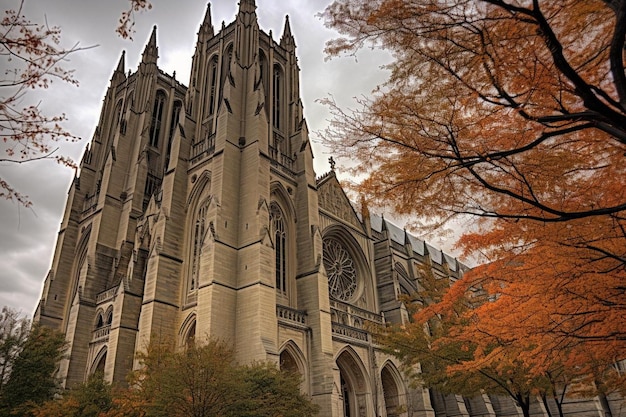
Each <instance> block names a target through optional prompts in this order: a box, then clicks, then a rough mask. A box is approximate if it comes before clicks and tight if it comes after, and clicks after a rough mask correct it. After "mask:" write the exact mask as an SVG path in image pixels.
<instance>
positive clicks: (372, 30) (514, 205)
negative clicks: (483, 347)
mask: <svg viewBox="0 0 626 417" xmlns="http://www.w3.org/2000/svg"><path fill="white" fill-rule="evenodd" d="M323 17H324V18H325V19H326V22H327V25H328V26H330V27H332V28H334V29H336V30H338V31H339V32H340V33H341V34H342V35H343V37H341V38H339V39H335V40H334V41H331V42H330V43H329V44H328V52H329V53H330V54H331V55H340V54H343V53H348V54H350V53H356V52H357V51H358V50H359V49H361V48H362V47H363V46H365V45H374V46H377V47H380V48H383V49H385V50H387V51H389V52H390V53H391V56H392V58H393V60H392V62H391V63H390V64H389V65H388V66H387V69H388V70H389V71H390V76H389V79H388V80H387V82H386V83H385V84H383V85H381V86H380V87H379V89H377V90H376V91H375V92H374V93H373V95H372V97H371V98H369V99H361V100H359V101H358V107H357V108H356V109H355V110H344V109H342V108H339V107H338V106H337V105H336V104H335V103H334V102H333V100H332V98H331V99H328V100H326V103H327V104H328V105H329V106H330V109H331V111H332V112H333V120H332V121H331V125H330V127H329V129H328V130H327V131H326V132H325V133H324V135H323V136H324V139H325V142H326V144H328V145H329V146H330V147H331V148H332V149H333V151H334V152H335V153H336V154H337V155H338V156H340V157H345V158H350V159H351V160H356V162H357V163H356V164H354V165H355V168H354V169H353V174H354V176H355V177H358V178H361V179H362V180H361V182H360V183H359V184H358V187H357V188H358V190H359V191H361V192H363V193H364V194H366V195H367V196H368V197H369V201H370V204H378V205H381V206H382V205H384V206H387V207H389V206H390V205H391V208H392V209H394V210H395V211H396V212H398V213H400V214H403V215H409V216H415V217H417V218H418V219H419V221H420V222H425V223H428V224H427V225H426V226H427V227H428V228H429V230H434V229H436V228H437V227H439V226H442V225H444V224H447V223H448V222H449V221H451V220H454V219H456V218H459V217H462V218H463V219H467V218H469V219H472V220H473V221H474V223H473V227H472V228H471V229H469V231H468V232H467V233H465V234H464V235H463V236H462V238H461V239H460V241H459V246H460V248H461V249H462V250H463V251H464V254H465V255H467V256H470V255H478V256H479V257H480V260H481V261H484V264H483V265H482V266H479V267H477V268H474V269H473V270H472V271H470V272H469V273H467V274H466V275H465V277H464V278H463V279H462V280H460V281H458V282H457V283H456V284H455V285H454V286H453V288H452V290H451V291H450V293H449V295H448V296H447V298H444V300H443V303H440V304H439V305H438V306H436V307H433V308H432V309H430V311H431V314H433V315H434V314H436V313H441V312H443V309H445V308H448V307H449V306H450V305H451V304H453V303H454V302H455V300H457V299H461V297H464V296H465V294H466V293H467V292H468V291H469V290H470V289H472V288H479V287H480V288H482V290H483V291H485V292H486V293H487V294H488V295H490V296H491V297H492V298H493V299H494V302H490V303H485V304H483V305H481V306H479V307H478V308H476V309H475V310H473V311H472V312H471V317H472V320H475V321H477V323H479V326H480V329H481V331H483V332H485V333H487V334H489V335H490V336H491V337H494V338H497V339H498V340H504V341H507V342H509V341H511V342H512V341H517V340H532V342H533V343H532V346H534V348H533V349H532V350H531V351H529V352H527V353H526V356H527V359H528V360H532V358H536V359H537V361H538V363H540V362H541V358H545V357H547V356H549V355H550V354H551V352H554V351H555V350H558V349H572V350H578V349H580V351H581V352H584V351H593V352H595V353H596V355H597V357H596V360H599V361H603V362H604V365H605V366H607V364H608V363H609V362H610V361H611V360H615V359H617V358H624V357H626V328H625V327H624V326H623V325H622V323H624V322H626V286H625V285H624V282H626V281H625V280H626V217H625V214H626V175H624V174H625V173H626V172H625V168H624V163H623V162H624V156H625V155H626V153H625V152H626V75H625V73H624V53H625V52H624V51H625V48H624V46H625V33H626V1H623V0H611V1H609V0H606V1H601V0H591V1H588V0H566V1H559V2H552V1H540V0H520V1H507V0H447V1H439V0H419V1H418V0H408V1H405V0H375V1H367V2H365V1H361V0H337V1H335V2H333V3H332V4H331V5H330V6H328V8H327V9H326V10H325V11H324V13H323ZM576 358H578V359H576ZM583 358H584V356H580V355H570V356H569V357H568V362H567V365H569V366H574V365H576V366H583V365H584V363H581V362H580V361H581V360H584V359H583Z"/></svg>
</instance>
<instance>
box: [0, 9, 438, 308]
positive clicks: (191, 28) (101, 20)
mask: <svg viewBox="0 0 626 417" xmlns="http://www.w3.org/2000/svg"><path fill="white" fill-rule="evenodd" d="M19 3H20V1H19V0H0V4H2V6H3V7H2V9H3V11H4V10H7V9H12V8H13V9H14V8H16V7H17V6H18V5H19ZM151 3H152V4H153V6H154V7H153V9H152V10H150V11H147V12H143V13H139V14H137V15H136V26H135V31H136V32H135V34H134V40H132V41H130V40H123V39H121V38H120V37H118V36H117V34H116V33H115V28H116V25H117V21H118V19H119V17H120V14H121V12H122V11H123V10H125V8H127V7H128V2H127V0H106V1H105V0H25V8H24V14H25V15H26V16H27V17H28V18H29V19H30V20H32V21H33V22H44V21H47V22H48V24H49V25H56V26H60V27H61V29H62V44H63V45H64V46H66V47H70V46H72V45H74V44H75V43H79V46H80V47H83V48H87V47H92V48H89V49H87V50H84V51H81V52H78V53H75V54H73V55H71V56H70V58H69V62H68V63H67V66H68V67H71V68H75V70H76V73H75V76H76V78H77V79H78V81H79V82H80V86H78V87H74V86H69V85H63V84H62V83H55V84H53V86H52V88H50V89H48V90H46V91H45V94H41V95H37V96H35V95H31V97H30V98H31V99H32V100H36V101H39V102H40V103H41V104H40V105H41V106H42V108H44V110H46V111H47V112H48V113H49V114H56V113H59V112H62V113H65V114H66V115H67V117H68V119H69V120H68V122H67V123H66V124H65V126H66V127H67V128H68V129H69V130H70V131H71V132H72V133H73V134H75V135H77V136H80V137H81V138H83V139H82V141H80V142H78V143H73V144H64V145H63V146H62V149H61V151H62V152H63V153H65V154H67V155H70V156H72V157H73V158H75V159H78V158H80V155H81V154H82V151H83V149H84V148H85V146H86V144H87V143H88V141H89V140H90V139H91V136H92V135H93V132H94V129H95V127H96V124H97V120H98V117H99V114H100V107H101V104H102V99H103V97H104V93H105V91H106V88H107V86H108V82H109V79H110V77H111V74H112V72H113V70H114V68H115V67H116V65H117V62H118V60H119V57H120V55H121V53H122V51H123V50H125V51H126V66H127V68H126V70H127V71H128V70H129V69H130V70H132V71H135V70H136V68H137V65H138V63H139V61H140V58H141V52H142V51H143V48H144V46H145V43H146V42H147V40H148V38H149V36H150V32H151V29H152V26H153V25H156V26H157V44H158V47H159V61H158V65H159V67H160V68H161V69H162V70H163V71H165V72H167V73H169V74H172V73H173V72H174V71H175V72H176V78H177V79H178V80H181V82H182V83H183V84H185V85H188V84H189V72H190V66H191V56H192V54H193V49H194V46H195V42H196V33H197V31H198V28H199V26H200V23H201V21H202V19H203V17H204V14H205V11H206V6H207V2H206V1H205V0H177V1H171V0H151ZM329 3H330V0H257V1H256V4H257V16H258V21H259V26H260V27H261V29H262V30H264V31H266V32H269V31H270V30H271V31H272V32H273V36H274V39H275V40H279V39H280V35H281V34H282V31H283V26H284V19H285V16H286V15H289V18H290V23H291V29H292V33H293V35H294V37H295V40H296V45H297V50H296V53H297V56H298V58H299V63H300V69H301V74H300V75H301V76H300V83H301V92H302V100H303V102H304V113H305V117H306V119H307V123H308V126H309V130H310V131H311V136H312V140H313V143H314V153H315V169H316V172H317V174H318V175H320V174H323V173H324V172H326V171H328V169H329V167H328V162H327V160H328V157H329V154H328V153H326V152H325V151H324V150H323V149H322V147H321V146H320V145H319V144H316V143H315V140H316V135H315V132H316V131H320V130H322V129H323V128H324V127H325V126H326V123H327V122H326V120H327V118H328V112H327V111H326V109H325V108H324V107H323V106H322V105H320V104H319V103H317V102H316V100H318V99H320V98H324V97H327V96H328V95H330V94H332V95H333V97H334V98H335V99H336V100H337V102H338V103H339V104H341V105H343V106H349V105H350V104H351V103H353V97H356V96H360V95H364V94H365V95H367V94H369V93H370V92H371V91H372V89H373V88H374V87H375V86H376V85H377V84H379V83H381V82H382V81H383V80H384V79H385V72H384V71H382V70H381V69H380V66H381V65H382V64H384V63H385V62H386V61H387V60H388V56H387V55H386V54H385V53H382V52H380V51H365V52H364V53H362V54H360V55H359V56H358V60H357V59H354V58H334V59H332V60H327V59H325V58H326V57H325V55H324V53H323V49H324V44H325V42H326V41H327V40H329V39H331V38H332V37H334V36H336V33H334V32H333V31H331V30H329V29H327V28H325V27H324V25H323V22H322V21H321V19H320V18H319V17H317V14H318V13H320V12H321V11H322V10H324V8H325V7H326V6H327V5H328V4H329ZM237 8H238V1H237V0H213V1H212V2H211V14H212V21H213V26H214V27H215V29H216V31H218V30H219V28H220V27H221V24H222V21H225V22H226V24H228V23H230V22H231V21H233V20H234V18H235V15H236V12H237ZM0 65H7V64H6V62H0ZM0 94H2V92H1V91H0ZM337 168H338V171H339V173H340V174H341V165H338V167H337ZM0 174H1V176H2V177H3V178H5V179H7V180H9V181H10V182H11V183H12V184H13V185H16V186H17V188H18V189H19V191H21V192H22V193H25V194H27V195H28V196H29V197H30V198H31V200H32V202H33V208H32V209H24V208H23V207H20V206H18V205H17V204H15V203H11V202H7V201H4V200H0V251H1V252H0V253H1V257H0V306H3V305H8V306H11V307H13V308H16V309H18V310H21V311H22V313H24V314H28V315H30V314H32V312H33V311H34V309H35V307H36V304H37V301H38V298H39V296H40V294H41V288H42V284H43V280H44V278H45V276H46V274H47V272H48V270H49V269H50V263H51V258H52V253H53V250H54V246H55V244H56V236H57V232H58V229H59V225H60V221H61V219H62V215H63V209H64V205H65V199H66V197H67V191H68V189H69V185H70V182H71V180H72V178H73V175H74V172H73V170H72V169H69V168H64V167H61V166H58V165H56V164H55V163H54V162H51V161H43V162H34V163H28V164H22V165H20V166H14V165H13V166H12V165H6V164H5V165H0ZM436 243H437V242H435V244H436Z"/></svg>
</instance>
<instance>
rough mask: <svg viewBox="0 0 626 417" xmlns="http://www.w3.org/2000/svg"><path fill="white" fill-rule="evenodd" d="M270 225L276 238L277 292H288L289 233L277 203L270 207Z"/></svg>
mask: <svg viewBox="0 0 626 417" xmlns="http://www.w3.org/2000/svg"><path fill="white" fill-rule="evenodd" d="M270 224H271V229H272V235H273V237H274V252H275V253H274V255H275V262H276V291H278V292H281V293H286V292H287V233H286V230H285V219H284V217H283V212H282V211H281V209H280V207H278V205H277V204H276V203H272V204H271V206H270Z"/></svg>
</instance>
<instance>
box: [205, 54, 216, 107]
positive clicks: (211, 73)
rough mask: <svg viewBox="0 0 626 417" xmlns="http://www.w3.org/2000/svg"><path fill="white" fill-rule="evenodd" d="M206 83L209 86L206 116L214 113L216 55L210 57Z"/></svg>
mask: <svg viewBox="0 0 626 417" xmlns="http://www.w3.org/2000/svg"><path fill="white" fill-rule="evenodd" d="M207 85H208V88H209V94H208V96H209V106H208V108H209V113H208V114H207V116H208V115H212V114H213V113H215V95H216V93H217V56H214V57H213V58H211V63H210V64H209V73H208V83H207Z"/></svg>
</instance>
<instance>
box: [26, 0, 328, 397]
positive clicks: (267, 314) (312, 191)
mask: <svg viewBox="0 0 626 417" xmlns="http://www.w3.org/2000/svg"><path fill="white" fill-rule="evenodd" d="M157 61H158V47H157V30H156V27H155V28H154V29H153V31H152V34H151V36H150V38H149V41H148V43H147V44H146V47H145V49H144V52H143V55H142V60H141V63H140V65H139V68H138V70H137V71H136V72H135V73H130V72H129V73H128V74H125V57H124V55H123V54H122V57H121V59H120V61H119V64H118V66H117V67H116V69H115V71H114V72H113V75H112V77H111V81H110V86H109V88H108V91H107V93H106V97H105V99H104V104H103V108H102V113H101V117H100V120H99V123H98V126H97V128H96V131H95V133H94V137H93V139H92V141H91V144H90V147H89V148H88V149H87V150H86V151H85V155H84V157H83V159H82V161H81V164H80V176H79V177H77V178H76V179H75V180H74V182H73V184H72V186H71V189H70V192H69V197H68V203H67V208H66V212H65V215H64V219H63V222H62V226H61V230H60V232H59V239H58V243H57V248H56V252H55V256H54V260H53V264H52V268H51V271H50V273H49V275H48V277H47V278H46V281H45V284H44V290H43V294H42V298H41V301H40V304H39V306H38V308H37V312H36V316H35V319H36V320H37V321H39V322H41V323H42V324H45V325H48V326H52V327H56V328H59V329H62V330H63V331H64V332H65V333H66V335H67V340H68V345H69V352H68V359H66V360H64V361H63V364H62V366H61V373H62V375H63V377H64V380H65V384H66V385H72V384H75V383H77V382H80V381H83V380H84V378H85V375H87V374H89V373H90V372H93V371H95V370H97V369H99V370H102V371H103V372H104V375H105V377H106V378H107V379H108V380H113V381H122V380H123V378H124V376H125V374H126V372H127V371H128V370H129V369H130V367H131V366H132V362H133V354H134V352H135V351H137V350H141V349H143V348H145V347H146V346H147V345H148V343H150V341H151V340H152V339H153V338H155V337H158V338H168V339H172V340H175V343H178V344H181V345H183V344H185V343H187V342H188V341H189V340H190V339H191V338H194V337H196V338H202V337H207V336H211V337H217V338H220V339H223V340H226V341H228V342H229V343H231V344H232V345H233V346H234V348H235V350H236V352H237V357H238V359H239V360H241V361H244V362H248V361H253V360H263V361H268V360H269V361H274V362H277V363H278V362H279V361H280V353H281V352H280V350H281V340H280V334H281V331H280V330H279V328H278V327H279V321H280V317H279V316H284V317H288V316H289V317H291V316H293V314H297V312H298V311H306V312H307V320H308V322H309V323H311V326H310V327H308V328H307V330H306V331H303V329H296V330H297V333H298V338H300V339H301V343H296V344H299V345H300V346H299V348H298V349H300V350H303V351H304V350H307V349H308V348H306V346H305V344H306V343H307V342H306V340H307V339H310V340H312V343H313V345H314V346H315V348H314V349H312V350H311V352H313V353H312V355H311V357H310V361H311V364H312V369H313V370H314V371H313V372H311V373H310V375H309V378H310V381H311V382H310V383H309V385H310V386H315V387H316V388H315V389H312V390H311V395H313V396H314V397H315V396H318V397H324V396H329V395H330V392H331V391H332V379H333V376H332V372H333V369H332V368H333V365H332V340H331V335H330V333H329V332H322V331H321V330H322V329H328V328H330V313H329V311H330V307H329V300H328V296H327V291H328V290H327V277H326V275H325V273H324V271H323V268H322V267H321V258H322V239H321V234H320V228H319V219H318V201H317V193H316V187H317V186H316V178H315V173H314V171H313V154H312V150H311V144H310V143H309V138H308V132H307V125H306V122H305V120H304V118H303V109H302V103H301V100H300V93H299V71H300V69H299V68H298V63H297V58H296V45H295V40H294V38H293V36H292V33H291V28H290V24H289V20H288V18H286V19H285V25H284V29H283V34H282V36H281V38H280V41H278V42H277V41H275V40H274V39H273V38H272V34H271V32H270V33H269V34H267V33H265V32H263V31H261V30H259V27H258V23H257V16H256V5H255V2H254V1H252V0H241V2H240V4H239V10H238V13H237V16H236V19H235V21H234V22H232V23H231V24H230V25H228V26H223V27H222V28H221V30H220V31H219V33H217V34H215V31H214V28H213V25H212V22H211V13H210V6H209V7H208V8H207V11H206V15H205V18H204V20H203V22H202V23H201V25H200V29H199V32H198V37H197V43H196V48H195V53H194V55H193V61H192V71H191V76H190V80H189V87H188V88H187V87H185V86H183V85H182V84H180V83H179V82H178V81H177V80H176V79H175V78H174V77H173V76H170V75H168V74H165V73H163V72H162V71H161V70H159V68H158V66H157ZM324 294H326V295H324ZM277 306H279V307H278V308H277ZM296 322H297V321H296ZM311 329H318V330H319V331H318V332H317V334H313V335H311V334H310V333H309V332H310V331H311ZM283 347H284V346H283ZM320 402H325V403H329V402H330V401H329V400H328V401H322V400H320Z"/></svg>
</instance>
